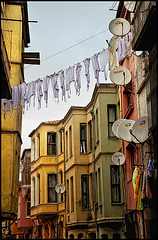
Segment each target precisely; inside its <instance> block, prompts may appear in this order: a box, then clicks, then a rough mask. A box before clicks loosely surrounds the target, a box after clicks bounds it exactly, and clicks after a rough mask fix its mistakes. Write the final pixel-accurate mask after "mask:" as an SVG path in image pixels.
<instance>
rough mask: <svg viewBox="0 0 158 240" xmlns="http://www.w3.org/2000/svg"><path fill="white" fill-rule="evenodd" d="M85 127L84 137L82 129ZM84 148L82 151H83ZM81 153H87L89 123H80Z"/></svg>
mask: <svg viewBox="0 0 158 240" xmlns="http://www.w3.org/2000/svg"><path fill="white" fill-rule="evenodd" d="M83 128H84V135H85V137H84V138H83V136H82V129H83ZM83 142H84V144H85V151H84V147H83ZM81 148H82V151H81ZM80 153H82V154H85V153H87V125H86V123H80Z"/></svg>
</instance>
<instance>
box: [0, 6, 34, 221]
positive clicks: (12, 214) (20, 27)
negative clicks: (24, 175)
mask: <svg viewBox="0 0 158 240" xmlns="http://www.w3.org/2000/svg"><path fill="white" fill-rule="evenodd" d="M1 17H2V18H3V19H2V21H1V38H2V36H3V41H2V43H3V44H5V50H6V51H5V53H6V56H5V58H6V60H7V61H6V64H7V66H5V67H4V71H3V74H4V72H5V78H6V79H7V81H8V86H7V87H6V84H5V83H4V92H5V91H9V92H10V88H11V87H12V86H14V85H16V84H17V85H19V84H21V83H23V81H24V73H23V66H24V65H23V63H22V52H24V48H25V47H27V46H28V43H29V42H30V36H29V27H28V22H27V20H28V12H27V3H26V2H19V1H4V2H1ZM6 19H16V20H17V21H9V20H6ZM22 20H24V21H25V23H24V22H22ZM2 43H1V44H2ZM2 52H3V53H4V51H2ZM3 57H4V56H3ZM5 78H4V79H5ZM6 88H7V89H8V90H5V89H6ZM2 89H3V87H2ZM2 97H5V98H8V99H11V95H10V94H9V93H8V94H6V95H5V96H4V95H2ZM21 124H22V109H21V107H20V106H18V109H17V110H13V111H12V114H11V116H9V113H8V112H7V111H6V116H5V117H4V112H3V110H2V104H1V150H2V151H1V218H2V219H4V220H6V219H8V220H10V219H16V216H17V202H18V191H19V163H20V150H21V144H22V139H21ZM6 143H7V144H6ZM6 161H7V166H8V167H7V168H6ZM8 176H10V177H8Z"/></svg>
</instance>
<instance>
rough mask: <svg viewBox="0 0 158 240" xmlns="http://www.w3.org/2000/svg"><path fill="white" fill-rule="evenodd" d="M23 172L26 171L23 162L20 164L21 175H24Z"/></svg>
mask: <svg viewBox="0 0 158 240" xmlns="http://www.w3.org/2000/svg"><path fill="white" fill-rule="evenodd" d="M23 170H24V166H23V164H22V162H20V173H22V171H23Z"/></svg>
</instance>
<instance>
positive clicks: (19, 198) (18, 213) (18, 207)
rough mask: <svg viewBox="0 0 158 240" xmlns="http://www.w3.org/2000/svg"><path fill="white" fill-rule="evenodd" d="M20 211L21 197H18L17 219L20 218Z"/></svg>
mask: <svg viewBox="0 0 158 240" xmlns="http://www.w3.org/2000/svg"><path fill="white" fill-rule="evenodd" d="M20 210H21V195H19V202H18V219H19V218H20Z"/></svg>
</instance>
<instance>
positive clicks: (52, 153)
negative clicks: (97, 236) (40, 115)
mask: <svg viewBox="0 0 158 240" xmlns="http://www.w3.org/2000/svg"><path fill="white" fill-rule="evenodd" d="M29 136H30V137H31V218H32V220H33V222H34V234H35V235H36V236H37V237H38V238H41V237H42V238H49V239H53V238H64V236H65V193H62V194H61V193H57V192H56V190H55V186H56V185H57V183H62V184H65V180H64V171H65V170H64V169H65V165H64V134H63V123H62V121H49V122H42V123H41V124H40V125H39V126H38V127H37V128H36V129H35V130H33V131H32V132H31V133H30V135H29Z"/></svg>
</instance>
